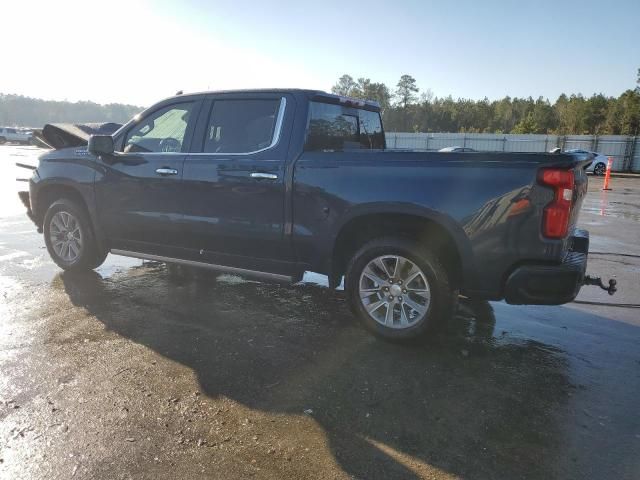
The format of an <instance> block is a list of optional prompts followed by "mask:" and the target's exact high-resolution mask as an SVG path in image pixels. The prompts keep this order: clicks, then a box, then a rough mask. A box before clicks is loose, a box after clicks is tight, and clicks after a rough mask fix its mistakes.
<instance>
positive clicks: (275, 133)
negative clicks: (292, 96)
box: [186, 97, 287, 157]
mask: <svg viewBox="0 0 640 480" xmlns="http://www.w3.org/2000/svg"><path fill="white" fill-rule="evenodd" d="M222 100H224V99H222ZM222 100H218V101H222ZM229 100H232V99H229ZM233 100H242V99H241V98H239V99H233ZM247 100H255V99H253V98H252V99H247ZM215 104H216V100H215V99H214V100H213V108H215ZM286 108H287V99H286V98H285V97H280V106H279V107H278V116H277V117H276V125H275V128H274V129H273V138H272V139H271V143H270V144H269V146H267V147H264V148H261V149H259V150H253V151H252V152H229V153H223V152H210V153H207V152H186V154H187V155H206V156H208V157H211V156H214V157H237V156H244V155H255V154H256V153H260V152H264V151H266V150H271V149H272V148H274V147H275V146H276V145H278V143H279V142H280V135H281V133H282V124H283V122H284V112H285V110H286ZM207 122H209V119H208V118H207Z"/></svg>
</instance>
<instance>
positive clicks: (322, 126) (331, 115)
mask: <svg viewBox="0 0 640 480" xmlns="http://www.w3.org/2000/svg"><path fill="white" fill-rule="evenodd" d="M380 148H384V134H383V132H382V122H381V121H380V114H379V113H378V112H370V111H368V110H358V109H353V108H345V107H342V106H340V105H332V104H328V103H320V102H311V104H310V114H309V128H308V131H307V141H306V144H305V150H349V149H380Z"/></svg>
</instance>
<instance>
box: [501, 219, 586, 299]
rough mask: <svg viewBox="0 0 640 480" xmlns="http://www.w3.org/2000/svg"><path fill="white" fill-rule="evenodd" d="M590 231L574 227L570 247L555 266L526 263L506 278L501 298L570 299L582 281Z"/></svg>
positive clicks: (574, 295)
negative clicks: (560, 261)
mask: <svg viewBox="0 0 640 480" xmlns="http://www.w3.org/2000/svg"><path fill="white" fill-rule="evenodd" d="M588 253H589V232H587V231H586V230H576V231H575V233H574V236H573V238H572V247H571V250H570V251H569V252H568V253H567V255H566V257H565V258H564V260H563V262H562V263H560V264H556V265H546V264H526V265H521V266H519V267H517V268H516V269H515V270H513V272H511V274H510V275H509V277H508V278H507V281H506V284H505V290H504V298H505V300H506V302H507V303H511V304H514V305H525V304H526V305H561V304H563V303H568V302H571V301H572V300H573V299H574V298H576V296H577V295H578V292H579V291H580V288H581V287H582V285H583V283H584V275H585V272H586V270H587V255H588Z"/></svg>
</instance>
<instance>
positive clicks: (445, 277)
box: [346, 237, 457, 341]
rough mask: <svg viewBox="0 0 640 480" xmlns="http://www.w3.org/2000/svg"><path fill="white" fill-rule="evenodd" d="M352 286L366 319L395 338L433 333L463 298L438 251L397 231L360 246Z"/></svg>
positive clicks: (349, 279)
mask: <svg viewBox="0 0 640 480" xmlns="http://www.w3.org/2000/svg"><path fill="white" fill-rule="evenodd" d="M346 291H347V297H348V300H349V303H350V305H351V308H352V310H353V311H354V312H355V313H356V315H357V316H358V318H359V320H360V321H361V322H362V324H363V325H364V326H365V327H366V328H367V329H368V330H370V331H371V332H373V333H374V334H375V335H378V336H379V337H382V338H384V339H386V340H393V341H403V340H413V339H416V338H420V337H424V336H426V335H428V334H429V333H432V332H433V331H434V330H435V329H436V328H437V327H438V326H439V325H441V324H442V322H443V321H444V320H447V319H449V318H451V316H452V315H453V311H454V308H455V300H456V298H457V294H456V293H457V292H455V291H454V290H453V289H452V288H451V286H450V283H449V274H448V272H447V270H446V269H445V268H444V267H443V265H442V264H441V263H440V261H439V260H438V258H437V257H436V255H434V253H433V252H431V251H430V250H429V249H428V248H425V247H422V246H418V245H416V242H415V241H412V240H409V239H404V238H393V237H392V238H381V239H376V240H372V241H370V242H368V243H367V244H365V245H364V246H363V247H362V248H361V249H360V250H358V252H357V253H356V254H355V255H354V257H353V258H352V260H351V262H350V263H349V266H348V267H347V274H346Z"/></svg>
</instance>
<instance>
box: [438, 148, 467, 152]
mask: <svg viewBox="0 0 640 480" xmlns="http://www.w3.org/2000/svg"><path fill="white" fill-rule="evenodd" d="M438 151H439V152H475V151H476V150H474V149H473V148H469V147H444V148H441V149H440V150H438Z"/></svg>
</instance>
